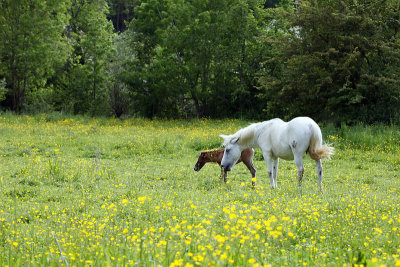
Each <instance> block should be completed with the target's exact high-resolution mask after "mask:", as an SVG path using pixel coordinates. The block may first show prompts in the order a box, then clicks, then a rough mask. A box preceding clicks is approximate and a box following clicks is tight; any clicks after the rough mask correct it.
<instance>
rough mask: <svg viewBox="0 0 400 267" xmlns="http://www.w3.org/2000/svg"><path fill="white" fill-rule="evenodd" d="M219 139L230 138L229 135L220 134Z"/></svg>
mask: <svg viewBox="0 0 400 267" xmlns="http://www.w3.org/2000/svg"><path fill="white" fill-rule="evenodd" d="M219 137H222V139H224V140H226V139H227V138H228V137H229V135H225V134H220V135H219Z"/></svg>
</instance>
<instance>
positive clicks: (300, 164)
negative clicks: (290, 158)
mask: <svg viewBox="0 0 400 267" xmlns="http://www.w3.org/2000/svg"><path fill="white" fill-rule="evenodd" d="M294 162H295V163H296V167H297V181H298V182H299V187H300V186H301V182H302V181H303V174H304V166H303V155H302V154H301V155H300V154H295V155H294Z"/></svg>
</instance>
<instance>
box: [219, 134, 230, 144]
mask: <svg viewBox="0 0 400 267" xmlns="http://www.w3.org/2000/svg"><path fill="white" fill-rule="evenodd" d="M219 136H220V137H221V138H222V139H224V142H223V143H222V146H226V144H227V143H228V139H229V135H225V134H220V135H219Z"/></svg>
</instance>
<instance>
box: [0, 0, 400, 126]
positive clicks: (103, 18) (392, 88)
mask: <svg viewBox="0 0 400 267" xmlns="http://www.w3.org/2000/svg"><path fill="white" fill-rule="evenodd" d="M399 30H400V2H399V1H397V0H379V1H375V0H362V1H354V0H324V1H321V0H301V1H300V0H297V1H293V0H281V1H279V0H268V1H266V0H263V1H261V0H218V1H217V0H191V1H183V0H178V1H176V0H163V1H160V0H143V1H138V0H100V1H93V0H60V1H47V2H43V1H40V0H18V1H14V0H2V1H1V2H0V60H1V61H0V101H1V102H0V106H1V109H2V110H12V111H14V112H17V113H22V112H27V113H38V112H53V111H60V112H64V113H68V114H87V115H91V116H97V115H106V116H117V117H120V116H145V117H149V118H154V117H166V118H194V117H199V118H201V117H211V118H225V117H241V118H249V119H257V120H261V119H269V118H272V117H281V118H284V119H289V118H292V117H294V116H303V115H306V116H311V117H313V118H314V119H315V120H318V121H327V122H334V123H356V122H363V123H374V122H378V121H379V122H386V123H389V122H391V123H400V116H399V115H400V114H399V109H398V108H397V107H398V106H399V104H400V40H399Z"/></svg>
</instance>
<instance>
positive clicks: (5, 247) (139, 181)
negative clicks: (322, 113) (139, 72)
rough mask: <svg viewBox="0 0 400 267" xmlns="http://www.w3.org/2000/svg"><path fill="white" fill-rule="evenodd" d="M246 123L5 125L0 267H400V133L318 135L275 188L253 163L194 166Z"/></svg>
mask: <svg viewBox="0 0 400 267" xmlns="http://www.w3.org/2000/svg"><path fill="white" fill-rule="evenodd" d="M248 124H249V122H248V121H241V120H223V121H218V120H194V121H189V122H188V121H164V120H154V121H150V120H145V119H127V120H122V121H121V120H118V119H102V118H97V119H91V118H86V117H63V116H61V115H57V114H55V115H54V114H53V115H38V116H14V115H9V114H3V115H1V116H0V190H1V199H0V266H7V265H8V266H18V265H19V266H27V265H40V266H60V265H63V266H326V265H327V266H362V265H364V266H365V265H366V266H382V265H383V266H400V179H399V178H400V153H399V152H400V128H399V127H396V126H382V125H377V126H368V127H364V126H353V127H345V126H342V127H341V128H340V129H335V128H334V127H333V126H330V125H327V126H324V127H322V131H323V135H324V141H325V142H328V143H331V144H332V145H333V146H334V147H335V148H336V153H335V155H334V156H333V158H332V160H329V161H327V160H325V161H323V167H324V179H323V186H324V192H323V193H320V192H319V191H318V185H317V175H316V169H315V164H314V162H313V161H311V160H310V159H309V157H308V156H307V155H306V156H305V175H304V180H303V186H302V188H298V187H297V181H296V168H295V165H294V162H290V161H284V160H281V161H280V165H279V171H278V189H275V190H271V189H270V188H269V180H268V179H267V170H266V165H265V162H264V161H263V160H262V156H261V152H260V151H256V156H255V162H254V164H255V167H256V169H257V181H256V184H257V186H256V188H255V189H254V190H252V189H251V175H250V173H249V171H248V170H247V169H246V167H245V166H244V165H243V164H239V165H236V167H235V168H234V169H233V170H232V172H230V173H229V175H228V183H227V184H221V183H220V181H219V179H218V177H219V173H220V170H219V167H218V166H217V165H216V164H206V166H205V167H204V168H203V169H202V170H201V171H200V172H198V173H197V172H194V171H193V167H194V164H195V162H196V160H197V157H198V155H199V152H200V151H201V150H206V149H212V148H217V147H219V145H220V143H221V141H222V139H220V137H219V136H218V135H219V134H221V133H225V134H230V133H233V132H235V131H236V130H238V129H240V128H241V127H244V126H247V125H248Z"/></svg>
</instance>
